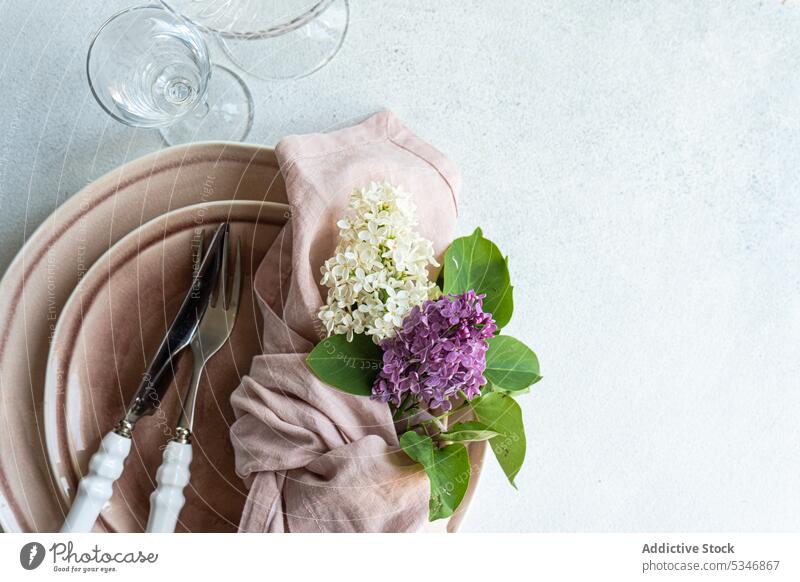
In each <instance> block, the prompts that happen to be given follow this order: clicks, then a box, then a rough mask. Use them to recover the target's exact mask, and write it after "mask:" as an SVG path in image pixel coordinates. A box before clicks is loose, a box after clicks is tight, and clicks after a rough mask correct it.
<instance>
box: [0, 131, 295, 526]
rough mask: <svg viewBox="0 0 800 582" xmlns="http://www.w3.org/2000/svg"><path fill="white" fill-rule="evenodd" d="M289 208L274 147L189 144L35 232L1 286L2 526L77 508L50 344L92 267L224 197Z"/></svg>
mask: <svg viewBox="0 0 800 582" xmlns="http://www.w3.org/2000/svg"><path fill="white" fill-rule="evenodd" d="M230 199H236V200H258V201H265V200H266V201H271V202H281V203H285V202H286V192H285V188H284V184H283V180H282V178H281V176H280V172H279V171H278V165H277V162H276V160H275V155H274V153H273V151H272V150H271V149H269V148H262V147H258V146H253V145H240V144H227V143H205V144H192V145H189V146H179V147H175V148H169V149H165V150H162V151H159V152H157V153H155V154H152V155H149V156H146V157H144V158H141V159H138V160H135V161H133V162H130V163H129V164H126V165H125V166H122V167H121V168H118V169H116V170H114V171H113V172H111V173H109V174H106V175H105V176H103V177H102V178H100V179H98V180H97V181H95V182H93V183H92V184H90V185H89V186H87V187H86V188H84V189H83V190H81V191H80V192H78V193H76V194H75V195H73V196H72V197H71V198H70V199H69V200H68V201H67V202H66V203H64V204H63V205H62V206H61V207H60V208H59V209H58V210H57V211H56V212H54V213H53V214H52V215H51V216H50V217H49V218H48V219H46V220H45V222H44V223H43V224H42V225H41V226H40V227H39V229H38V230H36V232H35V233H33V235H31V236H30V237H29V238H28V240H27V242H26V244H25V246H24V247H23V248H22V249H21V250H20V252H19V253H18V255H17V257H16V258H15V259H14V262H13V263H12V264H11V266H10V267H9V268H8V270H7V271H6V273H5V276H4V277H3V280H2V282H0V526H2V528H3V530H4V531H26V532H32V531H44V532H47V531H57V530H58V528H59V527H60V526H61V523H62V521H63V519H64V512H65V509H66V507H67V505H66V504H65V503H63V501H62V497H63V496H62V494H61V492H60V491H61V489H62V488H61V486H59V485H57V484H56V482H55V480H54V478H53V477H52V476H51V475H50V471H49V469H48V462H47V457H46V453H45V451H46V446H45V438H44V426H43V420H42V398H43V394H44V384H45V368H46V363H47V354H48V350H49V347H50V338H51V336H52V333H53V331H54V328H55V323H56V320H57V318H58V316H59V315H60V312H61V309H62V306H63V305H64V303H65V302H66V300H67V298H68V297H69V295H70V294H71V293H72V291H73V289H74V288H75V286H76V284H77V282H78V281H79V279H80V278H81V277H82V275H83V274H84V273H85V272H86V271H87V270H88V268H89V267H91V266H92V264H93V263H94V262H95V261H96V260H97V259H98V258H99V257H100V256H102V255H103V254H104V253H105V252H106V251H108V249H109V248H110V247H111V246H112V245H113V244H114V243H116V242H117V241H118V240H119V239H120V238H122V237H123V236H125V235H127V234H128V233H129V232H131V231H132V230H133V229H135V228H137V227H139V226H140V225H141V224H144V223H146V222H148V221H149V220H151V219H152V218H154V217H157V216H160V215H162V214H164V213H166V212H168V211H170V210H174V209H177V208H181V207H184V206H187V205H190V204H197V203H202V202H212V201H215V200H230Z"/></svg>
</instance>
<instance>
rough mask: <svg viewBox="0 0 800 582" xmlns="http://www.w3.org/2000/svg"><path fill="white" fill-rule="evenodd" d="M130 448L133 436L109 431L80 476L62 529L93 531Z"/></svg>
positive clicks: (64, 531) (82, 531)
mask: <svg viewBox="0 0 800 582" xmlns="http://www.w3.org/2000/svg"><path fill="white" fill-rule="evenodd" d="M130 451H131V439H130V438H128V437H124V436H120V435H118V434H117V433H116V432H113V431H112V432H110V433H108V434H107V435H106V436H105V437H103V440H102V441H100V448H99V449H97V452H96V453H95V454H94V455H92V459H91V460H90V461H89V473H87V474H86V475H85V476H84V477H83V479H81V482H80V484H79V485H78V494H77V495H76V497H75V500H74V501H73V502H72V507H70V510H69V514H68V515H67V519H66V520H65V521H64V525H63V526H62V527H61V533H85V532H90V531H92V526H94V522H95V521H97V516H98V515H100V511H101V510H102V509H103V506H104V505H105V504H106V503H107V502H108V500H109V499H111V494H112V492H113V485H114V481H116V480H117V479H118V478H119V476H120V475H122V467H123V465H124V463H125V458H126V457H127V456H128V453H130Z"/></svg>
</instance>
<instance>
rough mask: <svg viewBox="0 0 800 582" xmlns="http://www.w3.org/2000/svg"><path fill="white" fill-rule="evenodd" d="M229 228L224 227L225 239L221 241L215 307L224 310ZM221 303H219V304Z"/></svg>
mask: <svg viewBox="0 0 800 582" xmlns="http://www.w3.org/2000/svg"><path fill="white" fill-rule="evenodd" d="M229 235H230V227H229V226H227V225H226V226H225V238H223V239H222V267H221V270H220V273H219V287H218V291H217V299H216V302H215V306H219V307H221V308H222V309H225V306H226V304H227V302H228V255H229V254H230V252H231V250H230V236H229ZM220 301H221V303H220Z"/></svg>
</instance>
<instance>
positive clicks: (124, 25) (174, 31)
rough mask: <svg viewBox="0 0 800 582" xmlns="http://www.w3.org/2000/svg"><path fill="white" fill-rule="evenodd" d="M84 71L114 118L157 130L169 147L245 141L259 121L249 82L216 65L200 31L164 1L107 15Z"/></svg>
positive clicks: (98, 99)
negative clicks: (179, 144)
mask: <svg viewBox="0 0 800 582" xmlns="http://www.w3.org/2000/svg"><path fill="white" fill-rule="evenodd" d="M86 74H87V77H88V79H89V87H90V88H91V91H92V94H93V95H94V97H95V99H96V100H97V102H98V103H99V104H100V106H101V107H102V108H103V109H104V110H105V111H106V112H107V113H108V114H109V115H110V116H111V117H113V118H114V119H116V120H117V121H120V122H122V123H125V124H127V125H131V126H134V127H142V128H158V129H159V130H160V131H161V135H162V137H163V138H164V140H165V141H166V142H167V143H168V144H170V145H174V144H177V143H186V142H192V141H208V140H232V141H242V140H244V138H245V137H246V136H247V134H248V133H249V131H250V127H251V126H252V123H253V99H252V97H251V95H250V91H249V89H248V88H247V85H246V84H245V83H244V82H243V81H242V80H241V78H240V77H239V76H238V75H236V73H234V72H233V71H231V70H230V69H228V68H226V67H221V66H219V65H212V64H211V61H210V58H209V51H208V46H207V44H206V42H205V40H204V38H203V34H202V32H200V30H198V28H197V27H196V26H195V25H194V24H192V23H191V22H190V21H188V20H186V19H185V18H183V17H181V16H180V15H178V14H176V13H174V12H172V11H170V10H167V9H166V8H164V7H163V6H161V5H155V4H150V5H145V6H135V7H133V8H128V9H126V10H123V11H121V12H118V13H117V14H116V15H114V16H112V17H111V18H110V19H109V20H107V21H106V22H105V24H103V25H102V26H101V27H100V29H99V30H98V31H97V33H96V34H95V36H94V38H93V40H92V42H91V44H90V46H89V52H88V55H87V57H86Z"/></svg>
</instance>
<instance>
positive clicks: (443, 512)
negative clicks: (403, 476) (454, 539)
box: [400, 431, 471, 521]
mask: <svg viewBox="0 0 800 582" xmlns="http://www.w3.org/2000/svg"><path fill="white" fill-rule="evenodd" d="M400 446H401V447H403V450H404V451H405V452H406V454H407V455H408V456H409V457H411V459H413V460H414V461H416V462H417V463H420V464H421V465H422V466H423V467H424V468H425V473H426V474H427V475H428V480H429V481H430V484H431V497H430V501H429V503H428V520H429V521H434V520H436V519H440V518H443V517H450V516H451V515H453V513H454V512H455V510H456V509H457V508H458V506H459V504H460V503H461V500H462V499H464V495H465V494H466V492H467V487H469V478H470V471H471V467H470V463H469V453H468V452H467V448H466V447H465V446H464V445H462V444H460V443H456V444H452V445H448V446H446V447H443V448H441V449H439V448H437V447H436V445H434V443H433V441H432V440H431V437H428V436H422V435H419V434H417V433H415V432H414V431H408V432H406V433H404V434H403V436H401V437H400Z"/></svg>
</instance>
